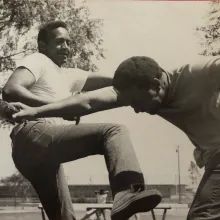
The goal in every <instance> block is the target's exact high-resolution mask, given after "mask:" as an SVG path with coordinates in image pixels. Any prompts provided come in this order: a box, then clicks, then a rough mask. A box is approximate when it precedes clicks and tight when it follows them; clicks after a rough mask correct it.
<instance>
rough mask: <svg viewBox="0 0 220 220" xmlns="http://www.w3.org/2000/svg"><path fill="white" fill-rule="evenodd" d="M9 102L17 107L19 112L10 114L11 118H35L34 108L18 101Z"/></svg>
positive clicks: (23, 119)
mask: <svg viewBox="0 0 220 220" xmlns="http://www.w3.org/2000/svg"><path fill="white" fill-rule="evenodd" d="M10 104H11V105H12V106H14V107H15V108H16V109H19V112H17V113H15V114H13V115H12V118H13V119H14V120H15V121H18V122H21V121H25V120H31V119H35V118H36V114H37V110H36V108H33V107H30V106H27V105H25V104H23V103H20V102H11V103H10Z"/></svg>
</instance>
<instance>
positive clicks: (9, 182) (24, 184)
mask: <svg viewBox="0 0 220 220" xmlns="http://www.w3.org/2000/svg"><path fill="white" fill-rule="evenodd" d="M0 182H1V184H3V185H5V186H7V187H9V189H10V191H11V192H13V194H14V197H15V199H16V197H18V196H20V197H21V198H22V202H25V201H26V200H27V190H28V189H29V188H30V187H32V186H31V184H30V182H29V181H28V180H27V179H25V178H24V177H23V176H22V175H21V174H20V173H19V172H15V173H14V174H12V175H11V176H8V177H5V178H3V179H1V180H0Z"/></svg>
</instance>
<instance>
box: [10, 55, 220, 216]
mask: <svg viewBox="0 0 220 220" xmlns="http://www.w3.org/2000/svg"><path fill="white" fill-rule="evenodd" d="M113 85H114V88H112V87H109V89H100V90H97V91H96V92H89V93H88V94H81V98H80V99H79V97H78V98H77V97H72V98H69V99H66V100H63V101H61V102H58V103H54V104H50V105H47V106H43V107H40V108H30V107H27V106H24V105H21V104H19V103H17V104H14V106H18V107H20V108H23V110H21V111H20V112H19V113H17V114H15V115H14V118H15V119H16V120H21V119H25V118H32V117H41V116H44V117H46V116H56V115H59V116H62V115H65V113H70V109H72V115H73V116H79V115H80V112H79V111H77V109H76V107H77V108H81V112H83V114H89V113H91V112H95V111H99V110H102V109H107V108H110V107H111V106H114V104H116V103H119V104H118V105H125V106H127V105H130V106H131V107H132V108H133V109H134V111H135V112H136V113H139V112H147V113H149V114H151V115H154V114H157V115H159V116H161V117H162V118H164V119H166V120H167V121H169V122H170V123H172V124H173V125H175V126H176V127H178V128H180V129H181V130H182V131H183V132H184V133H185V134H186V135H187V136H188V137H189V139H190V140H191V142H192V143H193V144H194V145H195V150H194V157H195V160H196V162H197V165H198V166H199V167H200V168H202V167H205V173H204V176H203V178H202V180H201V182H200V184H199V187H198V190H197V192H196V195H195V198H194V201H193V203H192V205H191V208H190V210H189V213H188V217H187V220H219V219H220V202H219V201H220V134H219V132H220V57H219V56H216V57H212V58H208V59H206V60H205V61H202V62H198V63H194V64H193V65H191V64H186V65H183V66H181V67H180V68H177V69H174V70H173V71H172V72H167V71H165V70H163V69H162V68H161V67H160V66H159V65H158V63H157V62H156V61H154V60H153V59H151V58H149V57H132V58H130V59H127V60H125V61H124V62H122V64H121V65H119V67H118V68H117V70H116V72H115V76H114V80H113ZM85 103H87V105H85Z"/></svg>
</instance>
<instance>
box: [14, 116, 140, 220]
mask: <svg viewBox="0 0 220 220" xmlns="http://www.w3.org/2000/svg"><path fill="white" fill-rule="evenodd" d="M11 138H12V143H13V150H12V157H13V160H14V163H15V166H16V167H17V169H18V170H19V171H20V172H21V174H22V175H24V176H25V177H26V178H27V179H28V180H29V181H30V182H31V184H32V185H33V187H34V188H35V190H36V192H37V194H38V196H39V199H40V201H41V203H42V205H43V207H44V209H45V212H46V214H47V216H48V218H49V219H50V220H73V219H75V214H74V210H73V207H72V202H71V197H70V193H69V190H68V185H67V183H66V179H65V175H64V171H63V167H62V163H65V162H69V161H74V160H77V159H80V158H84V157H87V156H90V155H97V154H100V155H104V157H105V161H106V166H107V169H108V172H109V181H110V186H111V189H112V193H113V197H114V195H115V194H116V193H117V192H119V191H122V190H125V189H128V188H130V187H131V186H139V187H143V188H144V178H143V174H142V172H141V169H140V166H139V163H138V160H137V157H136V155H135V152H134V149H133V146H132V143H131V141H130V137H129V134H128V131H127V130H126V128H125V127H124V126H122V125H116V124H79V125H74V124H73V125H56V124H53V123H48V122H47V121H46V120H45V119H42V120H40V121H29V122H27V123H24V124H23V125H22V129H20V130H19V132H14V131H12V134H11Z"/></svg>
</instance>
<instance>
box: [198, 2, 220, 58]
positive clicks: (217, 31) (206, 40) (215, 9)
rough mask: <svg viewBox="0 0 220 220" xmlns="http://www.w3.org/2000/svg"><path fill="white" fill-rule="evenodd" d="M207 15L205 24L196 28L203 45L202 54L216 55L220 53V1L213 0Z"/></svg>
mask: <svg viewBox="0 0 220 220" xmlns="http://www.w3.org/2000/svg"><path fill="white" fill-rule="evenodd" d="M209 6H210V8H209V11H208V13H207V16H206V17H205V19H206V22H205V24H203V25H201V26H198V27H197V28H196V31H197V32H196V34H197V36H198V37H199V41H200V44H201V46H202V52H201V54H202V55H206V56H209V55H211V56H216V55H219V54H220V2H219V1H211V2H210V3H209Z"/></svg>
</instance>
